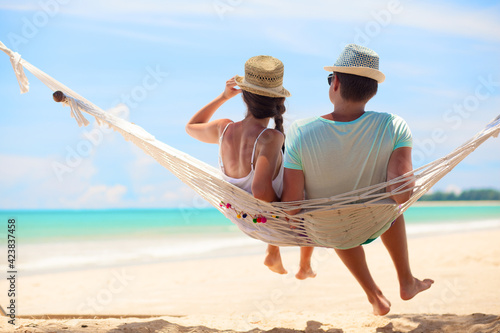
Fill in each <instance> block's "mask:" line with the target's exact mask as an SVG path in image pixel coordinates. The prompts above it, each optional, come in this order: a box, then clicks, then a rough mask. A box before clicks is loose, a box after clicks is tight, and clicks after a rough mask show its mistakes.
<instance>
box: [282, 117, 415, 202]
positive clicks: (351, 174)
mask: <svg viewBox="0 0 500 333" xmlns="http://www.w3.org/2000/svg"><path fill="white" fill-rule="evenodd" d="M400 147H412V136H411V132H410V128H409V127H408V125H407V124H406V122H405V121H404V120H403V118H401V117H399V116H397V115H393V114H389V113H381V112H373V111H367V112H365V113H364V114H363V115H362V116H361V117H359V118H358V119H356V120H354V121H351V122H338V121H331V120H327V119H324V118H321V117H314V118H308V119H302V120H298V121H296V122H294V123H293V124H292V126H291V127H290V129H289V130H288V133H287V136H286V142H285V162H284V166H285V168H289V169H297V170H302V171H303V172H304V177H305V192H306V198H307V199H315V198H327V197H330V196H333V195H337V194H341V193H346V192H349V191H352V190H356V189H359V188H363V187H366V186H370V185H374V184H378V183H381V182H384V181H385V180H386V177H387V164H388V162H389V158H390V157H391V154H392V152H393V151H394V150H395V149H397V148H400Z"/></svg>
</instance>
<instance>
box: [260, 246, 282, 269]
mask: <svg viewBox="0 0 500 333" xmlns="http://www.w3.org/2000/svg"><path fill="white" fill-rule="evenodd" d="M264 265H266V266H267V267H268V268H269V269H270V270H271V271H273V272H275V273H278V274H287V273H288V272H287V270H286V269H285V267H283V263H282V262H281V254H280V248H279V247H277V246H274V245H269V246H268V247H267V253H266V259H264Z"/></svg>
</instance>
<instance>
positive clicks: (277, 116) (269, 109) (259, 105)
mask: <svg viewBox="0 0 500 333" xmlns="http://www.w3.org/2000/svg"><path fill="white" fill-rule="evenodd" d="M242 94H243V101H244V102H245V104H246V105H247V109H248V112H249V113H251V114H252V115H253V116H254V117H255V118H257V119H264V118H269V117H272V118H274V124H275V127H274V129H277V130H278V131H280V132H281V133H283V135H284V134H285V133H284V132H283V114H284V113H285V111H286V107H285V97H267V96H262V95H257V94H254V93H251V92H248V91H245V90H243V91H242ZM283 149H284V147H283Z"/></svg>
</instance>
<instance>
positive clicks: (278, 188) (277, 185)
mask: <svg viewBox="0 0 500 333" xmlns="http://www.w3.org/2000/svg"><path fill="white" fill-rule="evenodd" d="M231 124H232V123H229V124H227V125H226V127H225V128H224V131H223V132H222V134H221V136H220V138H219V167H220V170H221V172H222V179H224V180H225V181H227V182H229V183H231V184H233V185H236V186H238V187H239V188H241V189H243V190H245V191H247V192H248V193H252V182H253V177H254V175H255V170H254V165H253V160H254V157H255V148H256V147H257V141H258V140H259V138H260V136H261V135H262V133H264V132H265V131H266V130H267V129H268V128H265V129H264V130H263V131H262V132H260V134H259V136H258V137H257V139H255V143H254V144H253V151H252V159H251V160H250V173H249V174H248V175H246V176H245V177H243V178H232V177H229V176H227V175H226V173H225V171H224V164H223V163H222V155H221V147H222V138H223V137H224V133H226V130H227V128H228V127H229V125H231ZM281 157H282V158H281V167H280V171H279V172H278V175H277V176H276V178H274V179H273V182H272V185H273V189H274V192H275V193H276V195H277V196H278V197H280V198H281V193H282V192H283V170H284V167H283V152H282V153H281Z"/></svg>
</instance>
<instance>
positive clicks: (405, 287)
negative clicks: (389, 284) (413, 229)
mask: <svg viewBox="0 0 500 333" xmlns="http://www.w3.org/2000/svg"><path fill="white" fill-rule="evenodd" d="M381 238H382V242H383V243H384V245H385V247H386V248H387V251H389V254H390V255H391V258H392V261H393V262H394V266H395V267H396V272H397V274H398V280H399V288H400V294H401V298H402V299H403V300H409V299H412V298H413V297H414V296H415V295H416V294H418V293H420V292H422V291H424V290H427V289H429V288H430V287H431V285H432V284H433V283H434V281H433V280H431V279H425V280H423V281H420V280H419V279H417V278H415V277H414V276H413V274H412V273H411V269H410V260H409V258H408V243H407V240H406V228H405V220H404V217H403V215H400V216H399V217H398V218H397V219H396V220H395V221H394V224H393V225H392V227H390V228H389V230H387V231H386V232H385V233H384V234H382V236H381Z"/></svg>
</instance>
